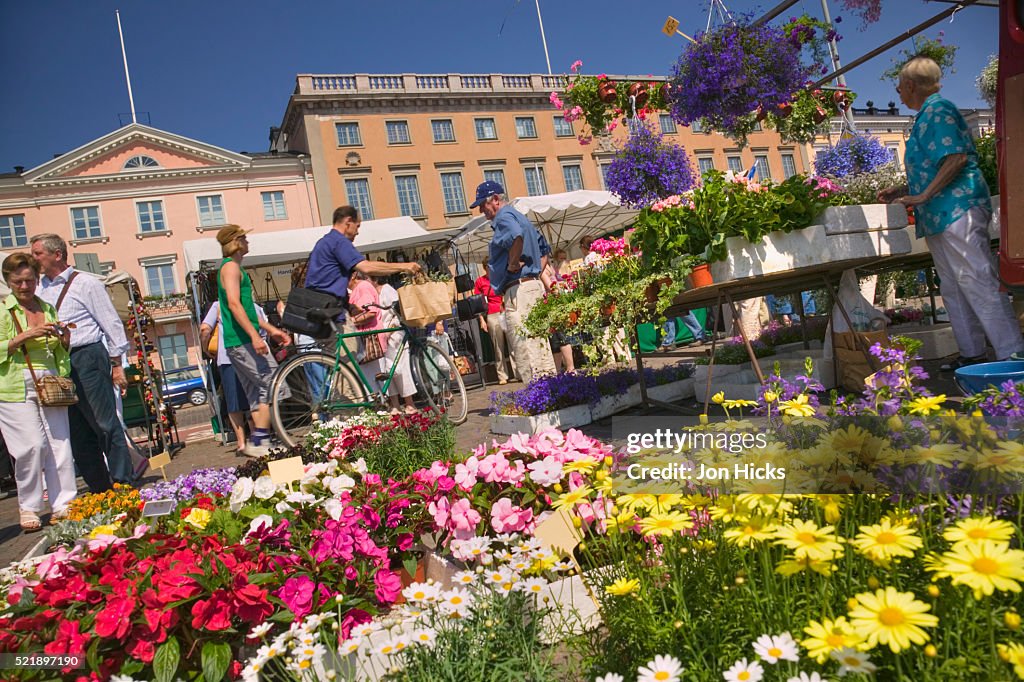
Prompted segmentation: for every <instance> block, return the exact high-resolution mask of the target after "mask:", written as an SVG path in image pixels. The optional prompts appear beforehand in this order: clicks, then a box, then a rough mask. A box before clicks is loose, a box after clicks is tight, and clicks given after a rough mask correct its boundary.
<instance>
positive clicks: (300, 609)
mask: <svg viewBox="0 0 1024 682" xmlns="http://www.w3.org/2000/svg"><path fill="white" fill-rule="evenodd" d="M315 592H316V584H315V583H314V582H313V580H312V578H310V577H309V576H308V575H299V576H294V577H292V578H288V580H286V581H285V582H284V585H282V586H281V588H280V589H279V590H278V591H277V592H276V593H275V594H276V595H277V596H278V597H280V599H281V601H283V602H284V603H285V606H287V607H288V609H289V610H290V611H291V612H292V613H294V614H295V617H296V618H303V617H305V616H306V614H308V613H309V612H310V611H312V610H313V594H314V593H315Z"/></svg>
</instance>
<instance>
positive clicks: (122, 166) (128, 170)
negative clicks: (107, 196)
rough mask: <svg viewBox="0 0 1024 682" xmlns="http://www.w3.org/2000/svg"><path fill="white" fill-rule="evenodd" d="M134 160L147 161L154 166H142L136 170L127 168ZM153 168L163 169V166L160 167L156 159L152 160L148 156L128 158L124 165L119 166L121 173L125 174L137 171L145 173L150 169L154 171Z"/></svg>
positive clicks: (138, 155) (141, 155)
mask: <svg viewBox="0 0 1024 682" xmlns="http://www.w3.org/2000/svg"><path fill="white" fill-rule="evenodd" d="M134 159H149V160H151V161H152V162H153V163H155V164H156V165H155V166H146V165H142V166H139V167H138V168H128V162H129V161H132V160H134ZM155 168H163V166H161V165H160V162H159V161H157V160H156V159H154V158H153V157H152V156H150V155H149V154H134V155H132V156H130V157H128V158H127V159H125V160H124V163H123V164H121V171H122V172H127V173H137V172H139V171H147V170H152V169H155Z"/></svg>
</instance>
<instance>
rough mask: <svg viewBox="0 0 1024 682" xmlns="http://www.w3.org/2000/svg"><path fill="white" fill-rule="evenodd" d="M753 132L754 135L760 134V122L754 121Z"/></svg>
mask: <svg viewBox="0 0 1024 682" xmlns="http://www.w3.org/2000/svg"><path fill="white" fill-rule="evenodd" d="M754 132H755V133H759V132H761V122H760V121H754Z"/></svg>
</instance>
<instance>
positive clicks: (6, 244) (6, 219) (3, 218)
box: [0, 213, 28, 249]
mask: <svg viewBox="0 0 1024 682" xmlns="http://www.w3.org/2000/svg"><path fill="white" fill-rule="evenodd" d="M19 246H28V235H27V234H26V233H25V215H24V214H21V213H19V214H18V215H0V247H3V248H5V249H13V248H17V247H19Z"/></svg>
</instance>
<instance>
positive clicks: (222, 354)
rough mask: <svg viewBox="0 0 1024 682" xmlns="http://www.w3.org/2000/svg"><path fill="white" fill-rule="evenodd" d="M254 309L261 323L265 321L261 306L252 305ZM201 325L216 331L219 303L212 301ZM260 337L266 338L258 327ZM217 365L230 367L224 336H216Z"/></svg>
mask: <svg viewBox="0 0 1024 682" xmlns="http://www.w3.org/2000/svg"><path fill="white" fill-rule="evenodd" d="M254 307H255V308H256V317H257V318H259V319H260V320H262V321H263V322H266V321H267V313H266V312H264V310H263V306H261V305H254ZM203 324H205V325H206V326H207V327H209V328H210V329H214V330H215V329H217V325H218V324H220V301H214V302H213V305H211V306H210V309H209V310H207V311H206V317H204V318H203ZM259 329H260V336H262V337H263V338H267V333H266V332H265V331H263V328H262V327H260V328H259ZM217 364H218V365H230V364H231V359H230V358H229V357H228V352H227V351H226V350H224V335H223V334H217Z"/></svg>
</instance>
